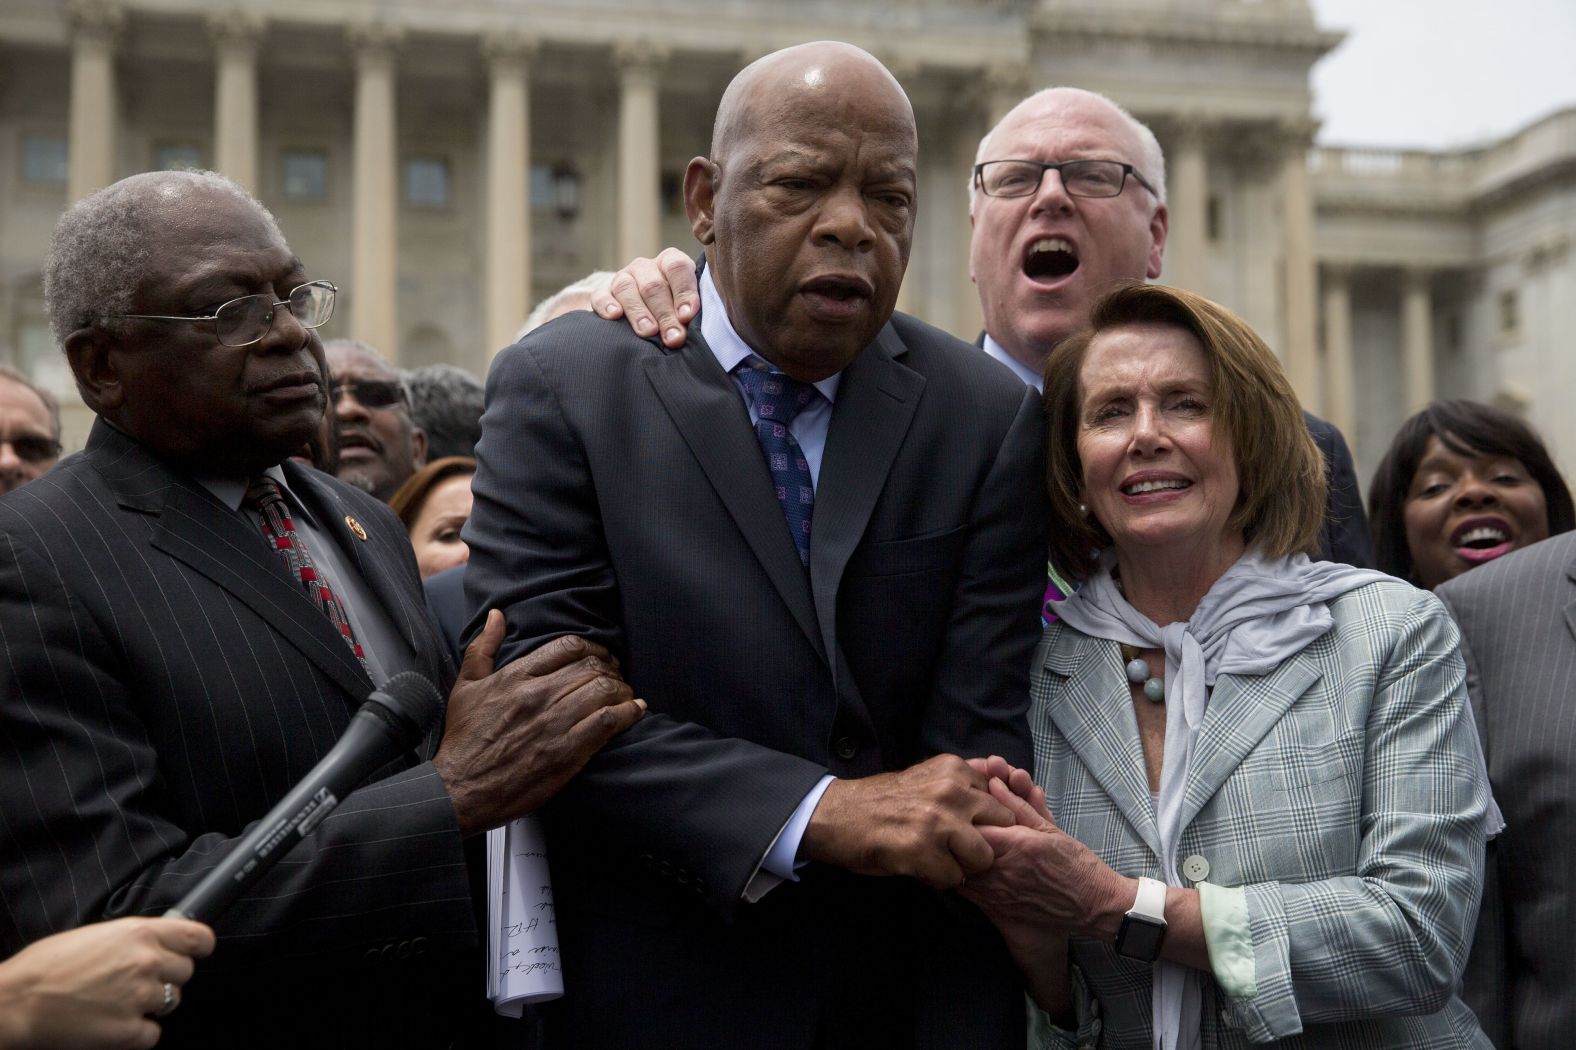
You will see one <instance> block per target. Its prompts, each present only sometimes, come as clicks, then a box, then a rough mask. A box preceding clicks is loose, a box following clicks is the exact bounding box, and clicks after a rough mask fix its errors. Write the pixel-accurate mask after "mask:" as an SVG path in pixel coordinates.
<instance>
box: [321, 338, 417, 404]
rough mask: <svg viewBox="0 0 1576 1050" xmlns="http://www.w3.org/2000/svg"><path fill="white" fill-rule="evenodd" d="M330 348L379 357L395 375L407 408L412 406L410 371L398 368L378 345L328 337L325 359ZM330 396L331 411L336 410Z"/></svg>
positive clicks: (325, 345)
mask: <svg viewBox="0 0 1576 1050" xmlns="http://www.w3.org/2000/svg"><path fill="white" fill-rule="evenodd" d="M330 350H355V351H359V352H361V353H363V354H367V355H369V356H371V357H375V358H377V359H378V361H380V362H381V363H382V365H383V367H384V368H387V369H388V370H389V375H391V376H392V377H393V379H394V382H395V383H396V384H397V385H398V386H399V396H400V398H401V399H402V400H404V402H405V407H406V408H407V409H408V408H410V404H411V396H410V384H409V383H407V382H406V381H405V378H406V375H407V374H408V373H406V372H404V371H402V370H401V369H399V368H396V367H395V366H394V362H392V361H390V360H389V359H388V358H387V357H385V356H383V351H381V350H379V349H378V348H377V347H375V346H373V345H372V344H371V343H364V342H362V341H361V340H360V339H327V340H324V342H323V358H324V360H327V358H328V352H329V351H330ZM328 370H329V372H330V373H332V372H333V371H334V368H333V366H332V365H330V366H329V369H328ZM329 381H330V382H332V381H333V376H332V374H331V375H330V376H329ZM329 398H330V404H329V411H330V412H332V411H333V410H334V406H333V404H332V398H333V395H332V394H330V395H329Z"/></svg>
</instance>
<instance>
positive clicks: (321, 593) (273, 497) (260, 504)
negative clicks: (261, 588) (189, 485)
mask: <svg viewBox="0 0 1576 1050" xmlns="http://www.w3.org/2000/svg"><path fill="white" fill-rule="evenodd" d="M246 504H247V506H249V507H253V508H255V509H256V510H257V512H258V513H259V514H261V515H262V516H263V537H264V538H265V539H266V540H267V541H268V546H270V547H272V548H273V549H274V552H275V553H276V554H278V555H279V559H280V561H282V562H284V565H285V570H286V571H287V572H289V573H290V578H291V579H293V580H295V581H297V582H298V583H300V584H301V586H302V587H303V588H305V589H306V593H307V594H308V595H309V596H310V597H311V599H312V601H313V602H314V603H315V604H316V605H317V607H318V609H320V610H321V611H322V613H323V615H324V616H327V617H328V622H329V623H331V624H333V625H334V629H335V630H337V631H338V632H339V634H340V637H342V638H344V639H345V644H347V645H349V646H350V651H351V652H353V653H355V654H356V659H357V660H359V661H361V666H362V667H363V668H365V667H366V666H367V657H366V654H365V653H363V652H362V651H361V643H360V642H358V641H356V635H355V633H354V632H353V631H352V630H351V629H350V620H349V618H348V617H347V616H346V615H345V609H344V606H342V605H340V604H339V599H338V598H336V597H334V592H333V591H332V590H330V589H329V586H328V580H327V579H325V578H324V577H323V576H321V575H320V574H319V573H318V571H317V566H316V565H314V564H313V562H312V555H311V554H309V553H308V552H307V549H306V544H304V543H302V542H301V537H300V536H298V535H296V530H295V522H294V521H292V520H291V518H290V507H289V505H288V504H286V503H285V498H284V495H283V494H282V493H281V492H280V491H279V484H278V482H276V481H274V479H273V478H271V477H269V476H268V475H267V474H259V475H258V476H257V477H255V478H253V479H252V480H251V483H250V484H248V485H247V486H246Z"/></svg>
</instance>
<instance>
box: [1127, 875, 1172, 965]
mask: <svg viewBox="0 0 1576 1050" xmlns="http://www.w3.org/2000/svg"><path fill="white" fill-rule="evenodd" d="M1165 940H1166V884H1165V883H1163V882H1159V881H1157V880H1155V879H1139V880H1138V896H1137V897H1136V898H1135V899H1134V901H1133V907H1132V908H1131V910H1129V911H1128V912H1127V914H1125V915H1123V916H1122V926H1121V928H1120V929H1119V930H1117V932H1116V954H1118V955H1120V956H1123V957H1124V958H1128V959H1136V960H1137V961H1138V962H1146V963H1152V962H1154V961H1155V960H1156V959H1158V958H1160V946H1161V945H1162V944H1164V943H1165Z"/></svg>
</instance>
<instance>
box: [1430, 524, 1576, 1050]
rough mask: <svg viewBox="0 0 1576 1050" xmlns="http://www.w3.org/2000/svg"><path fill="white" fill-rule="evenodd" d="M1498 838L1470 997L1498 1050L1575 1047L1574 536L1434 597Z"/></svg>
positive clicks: (1458, 581)
mask: <svg viewBox="0 0 1576 1050" xmlns="http://www.w3.org/2000/svg"><path fill="white" fill-rule="evenodd" d="M1438 594H1439V597H1440V598H1442V599H1443V600H1444V603H1445V605H1446V606H1447V607H1448V608H1449V609H1450V611H1451V613H1452V614H1454V616H1455V617H1456V621H1457V623H1459V624H1460V626H1461V649H1462V653H1463V655H1465V657H1466V661H1467V688H1468V689H1469V690H1470V691H1471V695H1472V709H1473V712H1474V714H1475V715H1476V717H1477V721H1478V732H1479V735H1480V736H1481V737H1482V739H1483V751H1484V754H1485V756H1486V757H1487V758H1488V775H1489V781H1490V782H1491V783H1492V784H1493V787H1494V797H1495V799H1496V800H1497V801H1498V802H1499V805H1500V809H1501V810H1503V811H1504V814H1505V830H1504V831H1503V832H1502V833H1501V834H1500V836H1499V838H1497V839H1495V840H1494V841H1493V842H1491V843H1489V852H1488V866H1487V870H1486V872H1485V877H1484V888H1483V907H1482V910H1481V911H1480V912H1479V914H1478V926H1477V939H1476V940H1475V941H1474V942H1473V945H1472V957H1471V959H1470V960H1469V961H1468V963H1467V972H1466V987H1465V994H1464V996H1463V997H1464V998H1465V999H1466V1001H1467V1005H1469V1006H1471V1007H1472V1009H1473V1011H1474V1012H1476V1013H1477V1015H1478V1019H1479V1020H1480V1021H1482V1022H1483V1030H1484V1031H1485V1032H1487V1033H1488V1035H1489V1038H1490V1039H1492V1040H1493V1041H1494V1045H1495V1046H1499V1047H1504V1048H1510V1047H1516V1048H1526V1050H1542V1048H1544V1047H1554V1046H1569V1045H1570V1044H1571V1041H1572V1039H1573V1038H1576V993H1573V991H1572V990H1573V989H1576V950H1573V942H1576V685H1573V683H1576V532H1567V533H1565V534H1563V535H1560V536H1555V537H1553V538H1552V539H1548V540H1545V541H1543V542H1542V543H1537V544H1534V545H1533V546H1531V547H1528V548H1527V549H1526V550H1522V551H1517V552H1516V553H1514V554H1509V555H1506V556H1505V557H1503V558H1501V559H1499V560H1498V561H1495V562H1492V563H1490V564H1488V565H1483V566H1479V567H1478V568H1476V569H1473V570H1471V571H1470V572H1467V573H1463V574H1462V575H1460V576H1458V577H1456V578H1455V579H1454V580H1451V581H1450V582H1449V583H1446V584H1444V585H1443V586H1441V587H1440V588H1439V591H1438Z"/></svg>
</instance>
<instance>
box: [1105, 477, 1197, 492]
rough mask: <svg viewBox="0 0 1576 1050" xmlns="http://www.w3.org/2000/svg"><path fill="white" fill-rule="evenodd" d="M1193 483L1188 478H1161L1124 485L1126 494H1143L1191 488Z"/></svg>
mask: <svg viewBox="0 0 1576 1050" xmlns="http://www.w3.org/2000/svg"><path fill="white" fill-rule="evenodd" d="M1192 486H1193V483H1192V482H1191V481H1188V480H1187V479H1186V478H1160V479H1155V480H1152V481H1135V482H1133V483H1132V484H1130V485H1123V486H1122V495H1124V496H1142V495H1144V494H1145V493H1147V492H1165V491H1170V490H1176V489H1185V488H1191V487H1192Z"/></svg>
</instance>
